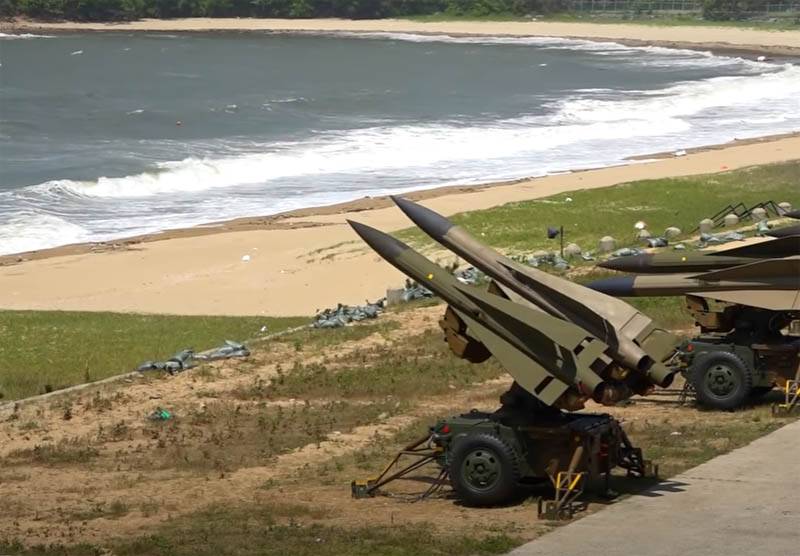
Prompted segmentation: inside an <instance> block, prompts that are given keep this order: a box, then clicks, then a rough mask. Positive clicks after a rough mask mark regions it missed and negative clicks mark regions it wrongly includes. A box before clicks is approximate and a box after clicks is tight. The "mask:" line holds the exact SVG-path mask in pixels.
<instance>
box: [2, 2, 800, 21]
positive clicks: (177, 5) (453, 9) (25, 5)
mask: <svg viewBox="0 0 800 556" xmlns="http://www.w3.org/2000/svg"><path fill="white" fill-rule="evenodd" d="M770 6H771V4H769V2H768V1H767V0H703V1H702V2H700V1H698V2H697V3H696V4H694V5H687V6H681V7H680V8H679V9H687V10H689V12H687V15H691V16H693V17H692V18H691V19H689V21H695V22H696V21H698V17H697V16H699V15H702V18H703V19H706V20H712V21H736V20H744V19H751V18H753V17H754V16H755V17H760V18H762V19H763V18H765V17H766V16H770V17H774V16H776V15H790V14H789V13H788V12H787V13H785V14H784V13H781V12H772V11H768V10H769V8H770ZM675 9H676V6H675V5H674V4H673V3H670V2H663V3H660V2H658V1H648V0H641V1H631V2H630V3H629V4H628V5H627V7H625V8H620V7H619V6H610V7H606V6H605V5H602V6H601V5H600V4H598V6H595V5H594V4H591V5H590V6H587V5H585V4H582V3H581V2H575V1H572V0H381V1H376V0H0V17H2V16H5V17H13V16H15V15H25V16H28V17H33V18H39V19H69V20H79V21H114V20H126V19H137V18H142V17H157V18H172V17H279V18H306V17H344V18H353V19H375V18H382V17H404V16H416V17H430V18H436V19H453V18H458V17H468V18H471V19H492V20H510V19H521V18H526V19H527V18H529V17H531V16H532V15H533V14H536V15H537V16H539V17H541V16H542V15H545V16H554V17H555V18H559V19H563V18H584V19H585V18H589V19H590V20H592V21H595V20H597V19H598V18H600V19H602V18H607V19H608V18H612V19H616V20H619V19H620V18H623V19H632V20H635V21H646V20H647V18H650V19H652V18H656V19H657V18H659V17H660V16H664V17H666V18H667V21H672V22H675V21H679V20H678V19H676V17H675ZM583 10H590V11H583ZM787 19H788V18H787ZM794 24H795V25H796V24H797V18H795V20H794Z"/></svg>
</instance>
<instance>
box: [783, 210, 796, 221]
mask: <svg viewBox="0 0 800 556" xmlns="http://www.w3.org/2000/svg"><path fill="white" fill-rule="evenodd" d="M784 216H788V217H789V218H794V219H796V220H800V209H797V210H792V211H789V212H787V213H786V214H784Z"/></svg>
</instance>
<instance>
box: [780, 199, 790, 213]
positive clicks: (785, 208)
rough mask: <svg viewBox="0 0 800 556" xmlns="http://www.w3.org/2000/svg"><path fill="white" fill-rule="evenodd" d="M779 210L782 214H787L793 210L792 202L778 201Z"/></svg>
mask: <svg viewBox="0 0 800 556" xmlns="http://www.w3.org/2000/svg"><path fill="white" fill-rule="evenodd" d="M778 211H779V212H780V214H781V215H784V214H786V213H787V212H792V203H789V202H787V201H784V202H782V203H778Z"/></svg>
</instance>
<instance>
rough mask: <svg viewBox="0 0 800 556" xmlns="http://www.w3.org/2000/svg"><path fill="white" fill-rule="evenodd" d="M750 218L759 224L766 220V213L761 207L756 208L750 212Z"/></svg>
mask: <svg viewBox="0 0 800 556" xmlns="http://www.w3.org/2000/svg"><path fill="white" fill-rule="evenodd" d="M750 217H751V218H752V219H753V220H754V221H756V222H761V221H762V220H766V219H767V211H766V209H764V208H763V207H756V208H754V209H753V210H752V211H750Z"/></svg>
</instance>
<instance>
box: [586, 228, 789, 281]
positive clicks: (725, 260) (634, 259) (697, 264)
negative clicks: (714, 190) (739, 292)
mask: <svg viewBox="0 0 800 556" xmlns="http://www.w3.org/2000/svg"><path fill="white" fill-rule="evenodd" d="M795 255H800V236H789V237H783V238H778V239H771V240H767V241H762V242H760V243H753V244H750V245H743V246H741V247H734V248H730V249H724V250H719V251H703V252H695V253H675V252H672V253H643V254H641V255H632V256H629V257H617V258H615V259H609V260H607V261H603V262H601V263H598V264H597V266H599V267H601V268H607V269H609V270H618V271H620V272H630V273H634V274H667V273H690V272H708V271H711V270H721V269H723V268H730V267H732V266H741V265H744V264H748V263H752V262H754V261H755V260H758V259H776V258H783V257H791V256H795Z"/></svg>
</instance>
